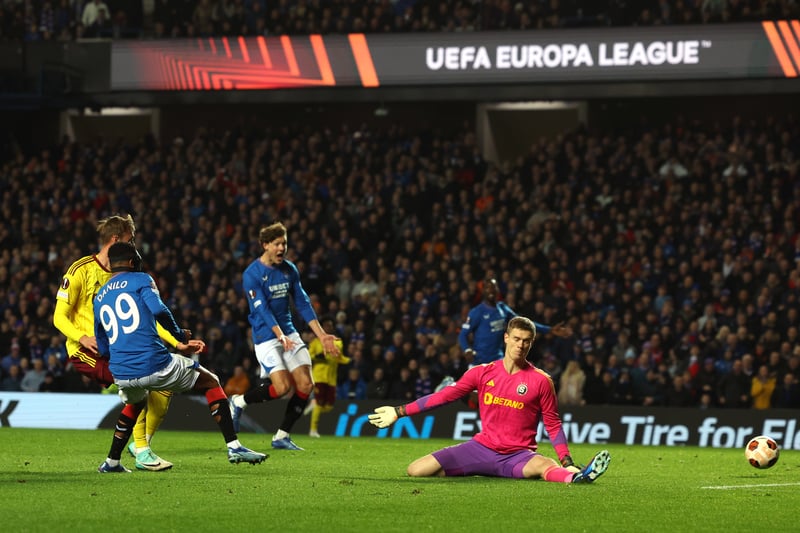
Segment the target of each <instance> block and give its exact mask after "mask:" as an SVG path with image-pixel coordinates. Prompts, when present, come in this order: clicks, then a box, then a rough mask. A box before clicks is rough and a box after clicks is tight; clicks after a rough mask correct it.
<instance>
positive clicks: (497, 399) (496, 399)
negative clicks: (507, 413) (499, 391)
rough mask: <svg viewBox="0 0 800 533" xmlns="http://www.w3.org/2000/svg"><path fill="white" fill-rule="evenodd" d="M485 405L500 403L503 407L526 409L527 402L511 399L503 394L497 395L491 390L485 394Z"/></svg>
mask: <svg viewBox="0 0 800 533" xmlns="http://www.w3.org/2000/svg"><path fill="white" fill-rule="evenodd" d="M483 404H484V405H499V406H501V407H510V408H512V409H524V408H525V404H524V403H523V402H521V401H519V400H510V399H508V398H503V397H502V396H495V395H494V394H491V393H489V392H486V393H484V394H483Z"/></svg>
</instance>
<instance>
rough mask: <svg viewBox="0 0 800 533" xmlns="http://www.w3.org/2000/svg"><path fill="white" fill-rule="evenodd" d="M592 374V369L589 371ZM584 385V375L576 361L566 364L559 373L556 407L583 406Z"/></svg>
mask: <svg viewBox="0 0 800 533" xmlns="http://www.w3.org/2000/svg"><path fill="white" fill-rule="evenodd" d="M591 371H592V372H594V369H593V368H592V370H591ZM585 384H586V373H585V372H584V371H583V369H582V368H581V366H580V364H579V363H578V361H576V360H574V359H573V360H571V361H568V362H567V367H566V368H565V369H564V372H562V373H561V377H560V379H559V385H558V405H560V406H566V407H574V406H579V405H584V404H585V403H586V402H585V401H584V399H583V387H584V385H585Z"/></svg>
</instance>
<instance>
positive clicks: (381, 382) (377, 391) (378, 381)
mask: <svg viewBox="0 0 800 533" xmlns="http://www.w3.org/2000/svg"><path fill="white" fill-rule="evenodd" d="M389 386H390V383H389V382H388V381H386V376H385V373H384V371H383V368H381V367H377V368H376V369H375V370H373V373H372V379H371V380H369V382H368V383H367V393H366V396H367V400H385V399H387V398H388V397H389Z"/></svg>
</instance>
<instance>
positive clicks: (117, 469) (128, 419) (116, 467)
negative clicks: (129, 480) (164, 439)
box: [97, 401, 145, 474]
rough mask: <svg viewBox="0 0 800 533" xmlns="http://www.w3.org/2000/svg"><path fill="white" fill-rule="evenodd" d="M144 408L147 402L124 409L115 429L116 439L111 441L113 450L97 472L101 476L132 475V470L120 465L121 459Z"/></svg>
mask: <svg viewBox="0 0 800 533" xmlns="http://www.w3.org/2000/svg"><path fill="white" fill-rule="evenodd" d="M144 406H145V402H144V401H142V402H140V403H138V404H126V405H125V407H123V408H122V411H121V412H120V414H119V418H118V419H117V423H116V427H115V429H114V438H113V439H111V448H110V449H109V451H108V457H107V458H106V460H105V461H103V464H101V465H100V466H99V467H98V468H97V471H98V472H100V473H101V474H110V473H130V470H128V469H127V468H125V467H124V466H122V463H120V457H121V456H122V451H123V450H124V449H125V445H126V444H128V440H129V439H130V438H131V433H132V431H133V425H134V424H135V423H136V417H138V416H139V413H140V412H141V411H142V409H143V408H144Z"/></svg>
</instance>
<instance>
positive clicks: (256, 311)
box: [230, 222, 338, 450]
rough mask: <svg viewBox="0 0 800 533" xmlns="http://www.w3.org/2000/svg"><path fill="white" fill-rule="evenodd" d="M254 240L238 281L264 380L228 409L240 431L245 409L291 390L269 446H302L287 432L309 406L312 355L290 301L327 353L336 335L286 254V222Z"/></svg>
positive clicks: (234, 398) (233, 398)
mask: <svg viewBox="0 0 800 533" xmlns="http://www.w3.org/2000/svg"><path fill="white" fill-rule="evenodd" d="M258 242H259V243H260V244H261V250H262V253H261V256H260V257H259V258H258V259H256V260H255V261H253V262H252V263H250V265H249V266H248V267H247V268H246V269H245V271H244V275H243V278H242V285H243V288H244V292H245V294H246V295H247V303H248V305H249V306H250V316H249V320H250V326H251V329H252V335H253V345H254V346H255V353H256V359H258V363H259V366H260V367H261V378H262V380H261V382H260V383H259V384H258V385H257V386H256V387H254V388H253V389H251V390H250V391H248V392H247V393H246V394H243V395H240V394H234V395H233V396H231V401H230V403H231V413H232V415H233V420H234V427H236V429H237V431H238V427H239V419H240V417H241V416H242V410H243V409H244V408H245V407H247V406H248V405H250V404H252V403H261V402H266V401H270V400H274V399H276V398H282V397H283V396H285V395H288V394H290V393H291V392H292V391H293V392H294V394H292V395H291V397H290V398H289V402H288V405H287V406H286V414H285V416H284V418H283V422H281V425H280V428H279V429H278V431H277V432H276V433H275V435H274V436H273V437H272V447H273V448H277V449H284V450H302V448H300V447H299V446H297V444H295V443H294V442H293V441H292V438H291V435H290V433H291V430H292V426H294V424H295V422H297V420H298V419H299V418H300V417H301V416H302V414H303V410H304V409H305V407H306V406H307V405H308V401H309V396H310V395H311V391H312V390H313V388H314V381H313V379H312V377H311V356H310V355H309V353H308V348H307V347H306V345H305V343H304V342H303V339H302V338H301V337H300V334H299V333H298V331H297V329H296V328H295V326H294V323H293V322H292V310H291V307H290V303H294V307H295V309H296V310H297V312H298V313H299V314H300V316H302V317H303V320H305V322H306V323H307V324H308V326H309V327H310V328H311V330H312V331H313V332H314V334H315V335H316V336H317V338H318V339H319V340H320V342H321V343H322V348H323V350H324V352H325V354H327V355H333V354H336V353H337V352H338V349H337V348H336V345H335V342H336V337H335V336H334V335H332V334H330V333H327V332H326V331H325V330H324V329H323V328H322V326H321V325H320V323H319V320H317V314H316V312H315V311H314V308H313V307H312V306H311V300H310V299H309V297H308V294H306V291H305V290H304V289H303V286H302V284H301V283H300V273H299V272H298V271H297V267H296V266H295V265H294V263H292V262H291V261H288V260H287V259H286V258H285V255H286V249H287V242H288V241H287V232H286V226H284V225H283V224H282V223H280V222H275V223H274V224H271V225H269V226H266V227H264V228H262V229H261V231H260V232H259V234H258Z"/></svg>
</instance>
